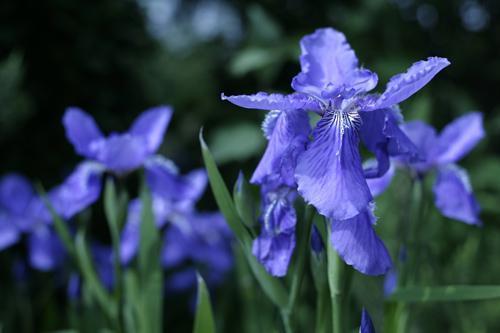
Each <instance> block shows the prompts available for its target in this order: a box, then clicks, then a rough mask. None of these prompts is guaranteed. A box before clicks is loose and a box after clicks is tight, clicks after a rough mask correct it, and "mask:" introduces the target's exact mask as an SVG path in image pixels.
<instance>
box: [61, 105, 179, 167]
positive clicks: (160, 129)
mask: <svg viewBox="0 0 500 333" xmlns="http://www.w3.org/2000/svg"><path fill="white" fill-rule="evenodd" d="M171 116H172V109H171V108H170V107H168V106H160V107H156V108H152V109H149V110H147V111H145V112H144V113H142V114H141V115H140V116H139V117H138V118H137V119H136V120H135V121H134V123H133V124H132V126H131V127H130V129H129V130H128V131H127V132H125V133H112V134H110V135H109V136H108V137H105V136H104V135H103V134H102V132H101V130H100V129H99V128H98V127H97V124H96V123H95V121H94V119H93V118H92V117H91V116H90V115H89V114H87V113H85V112H84V111H82V110H81V109H79V108H76V107H70V108H68V109H67V110H66V113H65V114H64V117H63V124H64V128H65V129H66V136H67V138H68V140H69V141H70V142H71V143H72V144H73V146H74V148H75V151H76V152H77V153H78V154H80V155H82V156H83V157H85V158H87V159H88V160H91V161H96V162H99V163H101V164H102V165H104V166H105V168H106V170H109V171H112V172H115V173H118V174H122V173H126V172H129V171H132V170H134V169H137V168H139V167H140V166H142V165H143V164H144V162H145V161H146V159H147V158H148V157H150V156H151V155H153V154H154V153H155V152H156V151H157V150H158V148H159V147H160V145H161V142H162V140H163V136H164V134H165V131H166V129H167V126H168V123H169V122H170V118H171Z"/></svg>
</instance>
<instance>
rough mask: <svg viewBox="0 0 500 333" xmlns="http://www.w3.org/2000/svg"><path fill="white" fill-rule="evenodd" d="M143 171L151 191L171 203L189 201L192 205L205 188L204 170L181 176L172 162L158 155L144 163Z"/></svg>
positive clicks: (205, 176) (205, 177)
mask: <svg viewBox="0 0 500 333" xmlns="http://www.w3.org/2000/svg"><path fill="white" fill-rule="evenodd" d="M145 170H146V181H147V183H148V185H149V188H150V189H151V191H152V192H153V193H155V194H156V195H158V196H161V197H162V198H164V199H166V200H170V201H172V202H178V201H190V202H191V203H192V204H193V205H194V203H195V202H196V201H197V200H198V199H199V198H200V197H201V195H202V194H203V192H204V191H205V188H206V186H207V175H206V172H205V170H203V169H198V170H194V171H191V172H190V173H188V174H186V175H181V174H179V171H178V170H177V167H176V166H175V164H174V163H173V162H172V161H170V160H168V159H166V158H164V157H162V156H159V155H157V156H154V157H152V158H149V159H148V160H147V161H146V164H145Z"/></svg>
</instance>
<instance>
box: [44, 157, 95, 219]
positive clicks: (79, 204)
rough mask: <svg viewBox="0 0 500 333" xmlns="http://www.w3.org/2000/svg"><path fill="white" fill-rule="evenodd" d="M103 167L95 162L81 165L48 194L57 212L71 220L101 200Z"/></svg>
mask: <svg viewBox="0 0 500 333" xmlns="http://www.w3.org/2000/svg"><path fill="white" fill-rule="evenodd" d="M103 172H104V169H103V167H102V166H101V165H100V164H98V163H95V162H83V163H80V164H79V165H78V166H77V167H76V169H75V170H74V171H73V172H72V173H71V174H70V175H69V176H68V178H66V180H65V181H64V183H62V184H61V185H59V186H58V187H56V188H54V189H53V190H51V191H50V192H49V194H48V199H49V200H50V202H51V204H52V206H53V207H54V209H55V211H56V212H57V213H58V214H59V215H60V216H61V217H63V218H64V219H69V218H71V217H73V216H74V215H75V214H78V213H79V212H81V211H82V210H84V209H85V208H87V207H89V206H90V205H92V204H93V203H94V202H96V201H97V199H99V196H100V194H101V187H102V184H101V178H102V174H103Z"/></svg>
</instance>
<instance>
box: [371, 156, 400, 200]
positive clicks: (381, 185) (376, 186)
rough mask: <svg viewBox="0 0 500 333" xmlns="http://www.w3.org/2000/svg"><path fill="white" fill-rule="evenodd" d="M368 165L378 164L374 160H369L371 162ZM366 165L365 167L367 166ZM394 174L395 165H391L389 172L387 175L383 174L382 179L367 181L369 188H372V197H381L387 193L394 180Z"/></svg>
mask: <svg viewBox="0 0 500 333" xmlns="http://www.w3.org/2000/svg"><path fill="white" fill-rule="evenodd" d="M367 163H368V164H369V163H374V164H376V162H375V161H374V160H369V161H367ZM365 164H366V163H364V164H363V165H365ZM394 173H395V168H394V164H393V163H391V164H390V167H389V169H388V170H387V172H386V173H385V174H383V175H382V176H381V177H378V178H368V179H366V183H367V184H368V188H370V193H371V194H372V196H374V197H378V196H379V195H381V194H382V193H384V192H385V190H386V189H387V187H389V185H390V184H391V182H392V178H393V177H394Z"/></svg>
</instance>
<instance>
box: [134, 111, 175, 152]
mask: <svg viewBox="0 0 500 333" xmlns="http://www.w3.org/2000/svg"><path fill="white" fill-rule="evenodd" d="M170 118H172V108H171V107H169V106H159V107H155V108H152V109H149V110H146V111H145V112H143V113H142V114H141V115H140V116H139V117H138V118H137V119H136V120H135V121H134V123H133V124H132V127H131V128H130V131H129V133H130V134H132V135H137V136H142V137H144V139H145V140H146V145H147V148H148V152H149V153H150V154H152V153H154V152H156V150H158V148H159V147H160V145H161V143H162V141H163V136H164V135H165V131H166V130H167V127H168V124H169V122H170Z"/></svg>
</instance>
